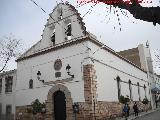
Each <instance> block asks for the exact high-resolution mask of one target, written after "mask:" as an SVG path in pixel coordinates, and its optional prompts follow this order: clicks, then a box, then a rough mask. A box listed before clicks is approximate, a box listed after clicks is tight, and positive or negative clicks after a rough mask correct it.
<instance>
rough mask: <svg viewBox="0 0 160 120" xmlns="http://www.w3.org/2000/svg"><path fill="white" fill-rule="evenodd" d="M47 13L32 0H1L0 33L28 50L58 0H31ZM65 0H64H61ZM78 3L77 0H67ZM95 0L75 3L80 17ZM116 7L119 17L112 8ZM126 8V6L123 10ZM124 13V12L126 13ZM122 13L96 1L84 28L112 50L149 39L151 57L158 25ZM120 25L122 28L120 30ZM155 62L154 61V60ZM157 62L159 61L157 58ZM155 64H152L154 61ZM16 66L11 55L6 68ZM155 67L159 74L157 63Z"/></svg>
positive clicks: (159, 49)
mask: <svg viewBox="0 0 160 120" xmlns="http://www.w3.org/2000/svg"><path fill="white" fill-rule="evenodd" d="M34 1H36V3H37V4H38V5H39V6H41V7H42V8H43V9H44V10H45V11H46V13H44V12H43V11H42V10H41V9H40V8H38V7H37V6H36V5H35V4H33V2H31V0H0V37H3V36H7V35H9V34H10V33H12V34H14V35H15V36H16V38H18V39H22V40H21V42H22V44H23V49H24V50H27V49H29V48H30V47H31V46H32V45H34V44H35V43H36V42H37V41H39V40H40V39H41V35H42V33H43V29H44V25H45V24H46V23H47V19H48V18H49V15H48V14H50V13H51V12H52V11H53V9H54V7H55V6H56V5H57V3H60V2H61V0H57V1H56V0H34ZM63 1H66V0H63ZM68 2H69V3H71V4H72V5H74V6H77V0H68ZM91 5H94V3H90V4H86V5H83V6H81V7H77V9H78V11H79V13H80V14H81V17H82V16H84V15H85V14H86V13H87V11H88V10H89V9H90V8H91ZM143 5H144V6H160V3H159V0H154V1H152V3H150V4H143ZM116 10H117V11H118V14H119V17H120V24H121V25H119V22H118V17H117V16H116V14H114V11H116ZM123 11H124V12H126V11H125V10H123ZM126 15H127V16H126ZM126 15H123V14H122V13H121V11H120V10H119V9H118V8H113V7H111V11H110V6H108V5H106V4H103V3H99V4H97V5H96V6H95V7H93V9H91V11H90V12H89V13H88V14H86V15H85V16H84V17H83V21H84V22H85V26H86V29H87V31H89V32H91V33H93V34H95V35H96V36H97V39H98V40H100V41H101V42H103V43H105V44H106V45H107V46H109V47H111V48H112V49H114V50H115V51H121V50H126V49H130V48H135V47H137V46H138V44H145V43H146V41H147V40H148V41H149V44H150V48H151V53H152V56H153V61H155V57H154V53H156V54H160V40H159V39H160V25H156V26H154V25H153V23H150V22H145V21H142V20H138V19H135V18H133V16H132V15H131V14H130V13H129V12H126ZM120 29H121V31H120ZM154 63H155V62H154ZM159 63H160V62H159ZM154 65H155V64H154ZM14 68H16V62H15V59H12V60H11V61H10V62H9V64H8V67H7V69H14ZM154 69H155V71H156V72H157V73H158V74H160V65H156V67H155V68H154Z"/></svg>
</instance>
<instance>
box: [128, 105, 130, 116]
mask: <svg viewBox="0 0 160 120" xmlns="http://www.w3.org/2000/svg"><path fill="white" fill-rule="evenodd" d="M127 107H128V110H127V117H129V111H130V107H129V105H128V104H127Z"/></svg>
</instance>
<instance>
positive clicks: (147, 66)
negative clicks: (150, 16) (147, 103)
mask: <svg viewBox="0 0 160 120" xmlns="http://www.w3.org/2000/svg"><path fill="white" fill-rule="evenodd" d="M118 54H120V55H121V56H123V57H125V58H126V59H128V60H130V61H132V62H133V63H134V64H136V65H137V66H139V67H140V68H141V69H143V70H144V71H145V72H146V73H147V78H148V80H149V84H150V88H151V103H152V107H153V108H156V107H157V102H158V100H157V99H158V98H159V97H158V96H159V93H160V85H159V79H160V76H159V75H157V74H156V73H154V70H153V60H152V57H151V53H150V48H149V44H148V42H147V43H146V46H144V45H143V44H140V45H138V47H136V48H132V49H129V50H124V51H120V52H118Z"/></svg>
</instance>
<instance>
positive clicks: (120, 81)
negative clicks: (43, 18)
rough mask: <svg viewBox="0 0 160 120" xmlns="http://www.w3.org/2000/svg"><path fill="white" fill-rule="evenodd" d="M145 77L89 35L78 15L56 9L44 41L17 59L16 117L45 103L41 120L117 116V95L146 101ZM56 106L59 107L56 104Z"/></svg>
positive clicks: (69, 9) (70, 8)
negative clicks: (36, 103)
mask: <svg viewBox="0 0 160 120" xmlns="http://www.w3.org/2000/svg"><path fill="white" fill-rule="evenodd" d="M149 91H150V88H149V81H148V77H147V72H145V71H144V70H142V69H141V68H140V67H139V66H137V65H136V64H134V63H132V62H130V61H129V60H127V59H125V58H124V57H122V56H120V55H119V54H117V53H116V52H115V51H114V50H112V49H111V48H109V47H107V46H106V45H104V44H103V43H101V42H99V41H98V40H97V39H96V37H95V36H94V35H92V34H90V33H88V32H87V31H86V29H85V26H84V23H83V22H82V18H81V17H80V14H79V13H78V11H77V10H76V9H75V8H74V7H73V6H72V5H69V4H59V5H57V6H56V7H55V9H54V10H53V12H52V13H51V14H50V18H49V19H48V22H47V24H46V25H45V29H44V32H43V35H42V39H41V40H40V41H39V42H38V43H37V44H35V45H34V46H33V47H32V48H30V49H29V50H28V51H27V52H26V53H24V54H23V55H22V56H21V57H20V58H18V59H17V86H16V115H17V116H18V115H19V114H20V115H22V116H23V115H24V116H23V118H25V115H26V116H27V115H28V114H27V113H26V111H25V109H26V108H27V106H29V105H31V103H32V102H33V101H34V100H35V99H39V100H40V102H44V103H45V104H46V113H45V120H71V119H73V108H72V105H73V104H75V103H76V104H78V105H79V114H77V119H85V120H92V119H95V118H96V119H102V118H109V117H111V116H119V115H120V114H121V109H122V108H121V104H120V103H119V102H118V98H119V96H120V95H123V96H129V98H130V99H131V100H132V101H141V100H143V99H144V98H145V97H147V98H148V99H149V100H150V95H149V94H150V92H149ZM58 101H59V102H58Z"/></svg>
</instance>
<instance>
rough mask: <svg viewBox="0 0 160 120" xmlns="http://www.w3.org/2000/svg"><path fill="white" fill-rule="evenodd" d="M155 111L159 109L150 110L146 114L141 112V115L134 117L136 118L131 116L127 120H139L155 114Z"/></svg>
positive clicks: (123, 119)
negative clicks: (138, 119)
mask: <svg viewBox="0 0 160 120" xmlns="http://www.w3.org/2000/svg"><path fill="white" fill-rule="evenodd" d="M156 111H160V108H158V109H153V110H150V111H148V112H141V113H140V114H139V116H136V117H135V116H133V115H131V116H130V117H129V118H128V119H127V120H135V119H137V118H140V117H142V116H145V115H148V114H151V113H153V112H156ZM116 120H125V118H119V119H116Z"/></svg>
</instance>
